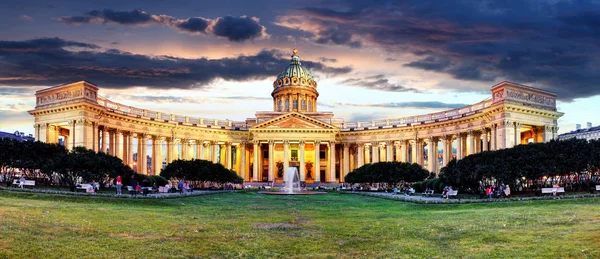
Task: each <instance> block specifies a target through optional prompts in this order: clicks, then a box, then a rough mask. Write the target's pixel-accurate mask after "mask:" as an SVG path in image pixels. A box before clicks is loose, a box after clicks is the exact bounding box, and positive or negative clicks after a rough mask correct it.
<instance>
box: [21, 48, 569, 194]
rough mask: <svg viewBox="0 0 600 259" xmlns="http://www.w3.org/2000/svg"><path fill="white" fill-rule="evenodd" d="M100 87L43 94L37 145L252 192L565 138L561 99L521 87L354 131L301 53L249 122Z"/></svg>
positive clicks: (505, 85) (439, 163)
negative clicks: (166, 108)
mask: <svg viewBox="0 0 600 259" xmlns="http://www.w3.org/2000/svg"><path fill="white" fill-rule="evenodd" d="M98 90H99V88H98V86H96V85H94V84H92V83H90V82H86V81H80V82H74V83H70V84H65V85H60V86H56V87H52V88H48V89H44V90H40V91H37V92H36V107H35V109H34V110H32V111H29V113H30V114H31V115H33V116H34V117H35V125H34V127H35V139H36V140H39V141H43V142H48V143H58V142H59V139H60V140H61V141H62V142H64V144H65V146H66V147H67V148H68V149H72V148H74V147H76V146H84V147H86V148H89V149H93V150H94V151H99V152H107V153H108V154H111V155H114V156H117V157H119V158H121V159H122V160H123V163H125V164H127V165H130V166H131V167H132V168H133V169H134V170H136V171H137V172H138V173H143V174H159V173H160V170H161V169H162V168H163V167H164V166H165V165H166V164H168V163H170V162H171V161H173V160H177V159H184V160H190V159H205V160H211V161H213V162H215V163H221V164H223V165H224V166H225V167H227V168H229V169H232V170H234V171H235V172H237V173H238V174H239V175H240V176H241V177H243V178H244V180H245V181H247V182H266V181H276V182H278V181H282V176H283V172H285V170H286V169H287V168H288V167H297V168H298V172H299V175H300V178H301V179H300V180H301V181H303V182H306V183H320V182H327V183H334V182H343V181H344V177H345V175H346V174H348V173H349V172H351V171H352V170H354V169H355V168H358V167H360V166H362V165H364V164H367V163H375V162H379V161H402V162H411V163H418V164H419V165H421V166H423V167H424V168H426V169H428V170H429V171H431V172H435V173H437V172H438V171H439V169H440V168H441V167H443V166H445V165H446V164H447V163H448V162H449V161H450V160H451V159H453V158H456V159H461V158H463V157H465V156H467V155H470V154H474V153H478V152H484V151H488V150H497V149H503V148H510V147H513V146H515V145H518V144H525V143H529V142H547V141H549V140H551V139H554V138H555V137H556V132H557V129H558V128H557V119H558V118H559V117H561V116H562V115H563V114H562V113H560V112H558V111H557V110H556V95H555V94H553V93H551V92H547V91H544V90H541V89H536V88H533V87H529V86H525V85H520V84H516V83H512V82H501V83H499V84H497V85H494V86H492V87H491V92H490V94H491V95H490V98H488V99H486V100H484V101H482V102H479V103H475V104H472V105H469V106H466V107H461V108H457V109H452V110H447V111H441V112H436V113H430V114H422V115H415V116H409V117H402V118H390V119H382V120H373V121H359V122H346V121H344V120H343V119H340V118H335V117H334V114H333V113H332V112H323V111H317V98H318V97H319V92H318V91H317V82H315V81H314V79H313V77H312V75H311V74H310V72H309V71H308V70H307V69H306V68H304V67H302V64H301V62H300V58H299V56H298V55H297V52H296V50H294V53H293V55H292V58H291V61H290V64H289V65H288V66H287V67H286V68H285V69H284V70H283V71H282V72H281V73H280V74H279V75H278V76H277V79H276V80H275V81H274V82H273V91H272V93H271V96H272V97H273V111H260V112H256V114H255V117H254V118H251V119H247V120H245V121H230V120H219V119H208V118H200V117H193V116H183V115H176V114H169V113H163V112H160V111H152V110H146V109H141V108H137V107H132V106H128V105H126V104H121V103H116V102H112V101H110V100H108V99H105V98H102V97H100V96H98Z"/></svg>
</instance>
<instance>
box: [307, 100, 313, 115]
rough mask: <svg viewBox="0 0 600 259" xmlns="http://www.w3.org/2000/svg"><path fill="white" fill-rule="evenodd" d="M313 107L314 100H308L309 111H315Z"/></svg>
mask: <svg viewBox="0 0 600 259" xmlns="http://www.w3.org/2000/svg"><path fill="white" fill-rule="evenodd" d="M312 108H313V107H312V101H308V111H309V112H312V111H313V109H312Z"/></svg>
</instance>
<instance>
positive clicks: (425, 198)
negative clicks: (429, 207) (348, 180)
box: [354, 192, 457, 202]
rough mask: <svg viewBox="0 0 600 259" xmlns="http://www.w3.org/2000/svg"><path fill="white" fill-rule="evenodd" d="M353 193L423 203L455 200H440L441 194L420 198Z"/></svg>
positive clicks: (382, 193) (378, 193)
mask: <svg viewBox="0 0 600 259" xmlns="http://www.w3.org/2000/svg"><path fill="white" fill-rule="evenodd" d="M354 193H358V194H366V195H369V196H383V197H386V198H392V199H396V200H405V201H417V202H425V201H432V202H445V201H449V202H452V201H453V200H457V199H456V198H450V199H442V198H441V197H440V196H441V194H433V196H431V197H425V196H420V195H412V196H408V195H404V194H400V193H399V194H394V193H391V192H354Z"/></svg>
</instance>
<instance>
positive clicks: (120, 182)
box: [115, 175, 123, 195]
mask: <svg viewBox="0 0 600 259" xmlns="http://www.w3.org/2000/svg"><path fill="white" fill-rule="evenodd" d="M115 181H116V182H117V194H118V195H121V194H123V178H121V176H120V175H117V179H115Z"/></svg>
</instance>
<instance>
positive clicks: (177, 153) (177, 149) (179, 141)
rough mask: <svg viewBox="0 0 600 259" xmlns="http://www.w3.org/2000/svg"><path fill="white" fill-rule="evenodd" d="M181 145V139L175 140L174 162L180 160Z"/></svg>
mask: <svg viewBox="0 0 600 259" xmlns="http://www.w3.org/2000/svg"><path fill="white" fill-rule="evenodd" d="M179 144H181V139H175V140H173V160H179V159H180V158H179Z"/></svg>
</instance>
